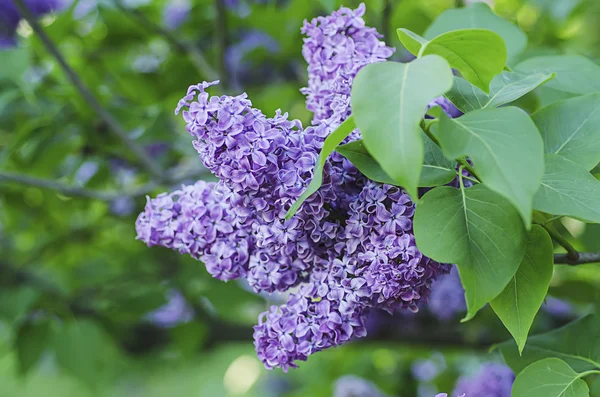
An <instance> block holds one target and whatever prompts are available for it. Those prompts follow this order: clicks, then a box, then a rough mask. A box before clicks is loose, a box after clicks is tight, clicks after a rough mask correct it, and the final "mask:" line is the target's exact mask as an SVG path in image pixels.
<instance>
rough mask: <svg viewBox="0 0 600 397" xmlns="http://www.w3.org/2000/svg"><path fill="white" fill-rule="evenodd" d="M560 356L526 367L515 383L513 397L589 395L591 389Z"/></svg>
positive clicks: (571, 396)
mask: <svg viewBox="0 0 600 397" xmlns="http://www.w3.org/2000/svg"><path fill="white" fill-rule="evenodd" d="M581 377H582V374H578V373H577V372H575V371H573V369H572V368H571V367H569V365H568V364H567V363H565V362H564V361H562V360H559V359H558V358H547V359H544V360H541V361H538V362H535V363H533V364H531V365H530V366H529V367H527V368H525V370H524V371H523V372H521V373H520V374H519V375H518V376H517V378H516V379H515V383H514V385H513V389H512V393H511V396H512V397H589V395H590V389H589V388H588V385H587V383H585V381H583V380H582V379H581Z"/></svg>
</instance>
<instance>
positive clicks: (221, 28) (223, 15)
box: [215, 0, 229, 89]
mask: <svg viewBox="0 0 600 397" xmlns="http://www.w3.org/2000/svg"><path fill="white" fill-rule="evenodd" d="M215 8H216V11H217V26H216V29H215V34H216V39H217V52H218V54H219V71H220V73H219V74H220V76H221V84H223V87H225V88H226V89H227V87H228V84H229V78H228V77H229V76H228V75H227V64H226V63H225V51H226V50H227V44H228V43H227V8H226V6H225V0H215Z"/></svg>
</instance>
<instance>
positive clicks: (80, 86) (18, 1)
mask: <svg viewBox="0 0 600 397" xmlns="http://www.w3.org/2000/svg"><path fill="white" fill-rule="evenodd" d="M15 5H16V6H17V8H18V9H19V11H20V13H21V15H22V16H23V18H24V19H25V20H26V21H27V23H29V25H30V26H31V28H32V29H33V31H34V32H35V33H36V34H37V35H38V36H39V38H40V40H41V41H42V43H43V44H44V46H45V47H46V50H47V51H48V52H49V53H50V54H51V55H52V56H53V57H54V58H55V59H56V61H57V62H58V64H59V65H60V67H61V68H62V69H63V71H64V72H65V74H66V75H67V77H68V78H69V80H71V83H73V85H74V86H75V88H76V89H77V90H78V91H79V93H80V94H81V96H82V97H83V99H84V100H85V101H86V102H87V103H88V104H89V105H90V107H91V108H92V109H93V110H94V112H96V114H97V115H98V117H100V118H101V119H102V120H103V121H104V122H105V123H106V124H107V125H108V126H109V127H110V129H111V130H112V131H113V133H114V134H115V135H116V136H117V137H118V138H119V139H120V140H121V141H122V142H123V144H124V145H125V146H126V147H128V148H129V149H130V150H131V151H132V152H133V153H134V154H135V156H136V157H137V159H138V160H139V162H140V163H141V164H143V165H144V166H145V167H146V168H147V169H148V171H150V173H151V174H152V175H153V176H155V177H156V178H158V179H159V180H163V179H164V174H163V172H162V170H161V169H160V167H159V166H158V164H157V163H156V162H155V161H154V160H153V159H152V158H151V157H150V156H149V155H148V153H146V151H145V150H144V149H143V148H142V147H140V146H139V145H138V144H137V143H136V142H135V141H134V140H132V139H131V138H129V136H128V134H127V132H126V131H125V129H123V127H121V125H120V124H119V122H118V121H117V120H116V119H115V118H114V117H113V116H112V115H111V114H110V113H108V112H107V111H106V110H104V108H103V107H102V105H101V104H100V102H98V100H97V99H96V98H95V97H94V95H93V94H92V93H91V91H90V90H89V89H88V88H87V87H86V86H85V84H84V83H83V82H82V81H81V79H80V78H79V76H78V75H77V73H75V71H74V70H73V69H72V68H71V67H70V66H69V64H68V63H67V62H66V60H65V58H64V57H63V56H62V54H61V53H60V51H59V50H58V48H57V47H56V45H55V44H54V43H53V42H52V40H51V39H50V37H49V36H48V35H47V34H46V32H45V31H44V29H42V27H41V26H40V24H39V23H38V22H37V20H36V18H35V16H34V15H33V14H32V13H31V12H30V11H29V8H28V7H27V6H26V5H25V2H24V0H15Z"/></svg>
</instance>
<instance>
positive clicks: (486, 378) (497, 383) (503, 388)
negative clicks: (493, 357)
mask: <svg viewBox="0 0 600 397" xmlns="http://www.w3.org/2000/svg"><path fill="white" fill-rule="evenodd" d="M514 381H515V374H514V373H513V371H512V370H511V369H510V368H509V367H507V366H506V365H504V364H499V363H486V364H484V365H482V367H481V368H480V370H479V372H478V373H477V374H475V375H474V376H472V377H461V378H459V379H458V382H457V384H456V388H455V389H454V394H455V395H457V396H460V395H465V396H486V397H510V392H511V389H512V385H513V383H514Z"/></svg>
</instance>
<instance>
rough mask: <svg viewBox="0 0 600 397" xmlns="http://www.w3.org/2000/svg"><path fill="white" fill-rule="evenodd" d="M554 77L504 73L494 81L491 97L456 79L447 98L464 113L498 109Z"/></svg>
mask: <svg viewBox="0 0 600 397" xmlns="http://www.w3.org/2000/svg"><path fill="white" fill-rule="evenodd" d="M553 77H554V75H553V74H545V73H535V74H524V73H515V72H502V74H499V75H497V76H496V77H494V78H493V79H492V82H491V83H490V94H489V95H487V94H486V93H485V92H483V91H481V90H480V89H479V88H477V87H475V86H474V85H472V84H470V83H469V82H468V81H466V80H465V79H463V78H461V77H454V85H453V86H452V89H451V90H450V92H448V93H447V94H446V98H448V99H449V100H450V101H451V102H452V103H453V104H454V105H456V107H457V108H459V109H460V110H461V111H462V112H463V113H467V112H470V111H473V110H477V109H485V108H497V107H500V106H502V105H506V104H507V103H511V102H513V101H515V100H517V99H519V98H521V97H523V96H524V95H526V94H527V93H529V92H531V91H533V90H534V89H535V88H537V87H539V86H540V85H541V84H544V83H545V82H547V81H548V80H551V79H552V78H553Z"/></svg>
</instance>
